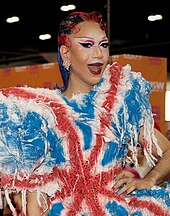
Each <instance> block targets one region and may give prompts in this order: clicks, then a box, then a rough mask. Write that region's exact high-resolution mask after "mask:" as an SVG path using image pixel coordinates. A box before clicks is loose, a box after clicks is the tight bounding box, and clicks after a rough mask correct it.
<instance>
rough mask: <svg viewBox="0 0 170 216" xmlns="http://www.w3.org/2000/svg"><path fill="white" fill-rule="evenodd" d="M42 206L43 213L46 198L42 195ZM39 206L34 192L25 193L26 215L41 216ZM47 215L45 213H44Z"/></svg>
mask: <svg viewBox="0 0 170 216" xmlns="http://www.w3.org/2000/svg"><path fill="white" fill-rule="evenodd" d="M40 201H41V204H42V208H43V211H44V209H45V201H47V196H44V195H43V199H41V200H40ZM40 208H41V207H40V206H39V204H38V201H37V193H36V192H27V215H28V216H32V215H34V216H41V215H42V214H41V210H40ZM45 215H47V211H46V212H45Z"/></svg>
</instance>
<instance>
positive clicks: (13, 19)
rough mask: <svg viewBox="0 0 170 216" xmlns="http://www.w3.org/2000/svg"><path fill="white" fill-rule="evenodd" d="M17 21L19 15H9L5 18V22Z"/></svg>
mask: <svg viewBox="0 0 170 216" xmlns="http://www.w3.org/2000/svg"><path fill="white" fill-rule="evenodd" d="M18 21H19V17H17V16H13V17H9V18H7V19H6V22H7V23H14V22H18Z"/></svg>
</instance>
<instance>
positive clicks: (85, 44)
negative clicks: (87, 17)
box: [79, 42, 109, 48]
mask: <svg viewBox="0 0 170 216" xmlns="http://www.w3.org/2000/svg"><path fill="white" fill-rule="evenodd" d="M79 44H81V45H82V46H83V47H85V48H90V47H92V46H93V45H94V44H93V43H90V42H79ZM100 46H102V47H103V48H107V47H108V46H109V43H108V42H104V43H101V44H100Z"/></svg>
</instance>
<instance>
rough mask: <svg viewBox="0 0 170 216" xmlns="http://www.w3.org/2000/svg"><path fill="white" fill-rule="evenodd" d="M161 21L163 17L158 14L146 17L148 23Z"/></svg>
mask: <svg viewBox="0 0 170 216" xmlns="http://www.w3.org/2000/svg"><path fill="white" fill-rule="evenodd" d="M161 19H163V17H162V15H160V14H156V15H150V16H148V20H149V21H156V20H161Z"/></svg>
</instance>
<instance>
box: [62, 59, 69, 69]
mask: <svg viewBox="0 0 170 216" xmlns="http://www.w3.org/2000/svg"><path fill="white" fill-rule="evenodd" d="M70 65H71V62H70V61H68V60H64V61H63V67H64V68H65V69H66V70H68V71H69V68H70Z"/></svg>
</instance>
